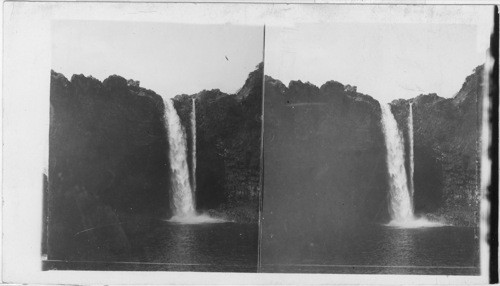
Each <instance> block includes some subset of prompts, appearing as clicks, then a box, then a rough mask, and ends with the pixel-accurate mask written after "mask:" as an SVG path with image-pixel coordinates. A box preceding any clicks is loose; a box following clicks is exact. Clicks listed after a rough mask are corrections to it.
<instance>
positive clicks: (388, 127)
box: [380, 104, 443, 228]
mask: <svg viewBox="0 0 500 286" xmlns="http://www.w3.org/2000/svg"><path fill="white" fill-rule="evenodd" d="M380 107H381V109H382V130H383V132H384V137H385V146H386V150H387V156H386V160H387V169H388V171H389V187H390V197H391V201H390V208H389V211H390V214H391V219H392V220H391V222H390V223H389V224H388V225H389V226H394V227H398V228H421V227H436V226H442V225H443V224H442V223H440V222H433V221H429V220H427V218H425V217H421V218H416V217H415V215H414V210H413V112H412V111H411V105H410V115H409V116H410V118H411V120H410V118H409V121H408V125H409V126H408V132H409V133H410V135H409V137H410V148H411V149H410V160H411V162H410V168H411V170H410V182H408V180H407V177H406V176H407V175H406V168H405V156H404V154H405V150H404V140H403V136H402V134H401V132H400V131H399V128H398V124H397V122H396V119H395V118H394V115H393V114H392V111H391V107H390V105H389V104H381V105H380ZM409 186H410V187H409Z"/></svg>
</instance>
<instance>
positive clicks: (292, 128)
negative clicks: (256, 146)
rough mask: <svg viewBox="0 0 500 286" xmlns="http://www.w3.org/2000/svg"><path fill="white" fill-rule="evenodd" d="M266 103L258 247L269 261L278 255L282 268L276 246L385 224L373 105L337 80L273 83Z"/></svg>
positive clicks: (383, 171) (381, 156)
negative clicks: (365, 225) (260, 234)
mask: <svg viewBox="0 0 500 286" xmlns="http://www.w3.org/2000/svg"><path fill="white" fill-rule="evenodd" d="M264 100H265V104H264V199H263V201H264V203H263V205H264V206H263V214H262V216H263V220H262V223H263V224H262V233H263V240H262V241H261V242H262V245H263V246H262V253H263V255H265V256H266V257H265V259H266V261H267V262H270V261H272V260H273V259H274V258H273V257H275V256H276V257H280V258H279V259H280V260H279V261H280V262H284V261H283V257H282V255H285V254H283V253H281V254H279V253H274V249H279V248H277V246H278V245H288V242H290V241H302V242H311V244H310V245H311V247H313V245H320V244H321V243H323V242H322V239H325V238H326V237H328V238H330V237H340V235H341V233H343V232H345V231H347V230H348V229H349V228H351V227H354V226H355V225H358V224H359V223H380V222H386V221H387V220H388V209H387V193H388V192H387V190H388V185H387V168H386V164H385V145H384V137H383V134H382V129H381V126H380V114H381V110H380V105H379V103H378V102H377V101H376V100H374V99H373V98H371V97H370V96H367V95H363V94H360V93H357V92H355V91H354V89H353V88H345V87H344V86H343V85H342V84H341V83H338V82H334V81H330V82H327V83H325V84H324V85H323V86H321V87H320V88H317V87H315V86H314V85H312V84H310V83H302V82H300V81H297V82H295V81H292V82H290V84H289V86H288V87H286V86H285V85H283V83H281V82H280V81H278V80H275V79H273V78H270V77H266V80H265V99H264ZM327 232H328V233H327ZM331 232H335V234H332V233H331ZM289 253H295V254H297V253H300V251H298V250H297V249H295V250H290V252H289ZM287 255H288V254H287ZM285 260H286V259H285Z"/></svg>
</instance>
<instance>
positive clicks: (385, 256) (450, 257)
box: [261, 225, 479, 275]
mask: <svg viewBox="0 0 500 286" xmlns="http://www.w3.org/2000/svg"><path fill="white" fill-rule="evenodd" d="M478 237H479V229H477V228H468V227H449V226H447V227H435V228H419V229H397V228H392V227H387V226H383V225H365V226H360V227H357V228H356V229H350V230H348V231H345V232H343V233H341V234H339V235H337V237H330V238H328V237H322V238H321V237H316V238H314V237H311V239H307V240H303V239H294V236H289V238H291V239H287V242H286V244H285V243H283V242H278V243H271V244H267V247H263V252H262V258H261V259H262V260H261V263H262V269H261V271H263V272H316V273H393V274H449V275H478V274H479V239H478ZM295 238H297V237H295ZM270 240H272V239H270ZM269 246H271V247H273V248H275V249H273V250H272V251H271V252H269V253H266V249H268V247H269Z"/></svg>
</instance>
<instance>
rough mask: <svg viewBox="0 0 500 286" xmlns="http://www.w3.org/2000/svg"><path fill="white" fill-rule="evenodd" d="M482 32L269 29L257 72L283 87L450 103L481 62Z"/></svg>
mask: <svg viewBox="0 0 500 286" xmlns="http://www.w3.org/2000/svg"><path fill="white" fill-rule="evenodd" d="M481 16H482V15H479V14H478V17H481ZM365 20H366V21H369V19H365ZM485 29H486V30H487V31H490V28H489V26H486V27H478V26H477V25H461V24H435V23H434V24H429V23H425V22H423V23H418V24H416V23H408V24H399V23H393V24H388V23H338V24H326V25H325V24H301V25H296V26H294V27H272V26H271V27H267V28H266V61H265V65H266V66H265V70H266V74H267V75H270V76H272V77H274V78H277V79H279V80H281V81H282V82H283V83H284V84H286V85H288V83H289V82H290V80H298V79H300V80H302V81H304V82H305V81H309V82H311V83H313V84H315V85H317V86H318V87H319V86H321V85H322V84H323V83H325V82H326V81H328V80H336V81H339V82H341V83H343V84H351V85H355V86H357V87H358V91H359V92H362V93H365V94H369V95H371V96H373V97H374V98H376V99H377V100H379V101H382V102H389V101H392V100H393V99H397V98H411V97H415V96H417V95H419V94H422V93H432V92H435V93H437V94H438V95H440V96H443V97H451V96H454V94H455V93H457V92H458V91H459V89H460V88H461V86H462V83H463V82H464V80H465V77H466V76H467V75H469V74H471V73H472V70H473V69H474V68H475V67H476V66H478V65H480V64H482V63H484V62H485V58H486V49H487V48H488V46H489V34H488V33H485V32H484V30H485Z"/></svg>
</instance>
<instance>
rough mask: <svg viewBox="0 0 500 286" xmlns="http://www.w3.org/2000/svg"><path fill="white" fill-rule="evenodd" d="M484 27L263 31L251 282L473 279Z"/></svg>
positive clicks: (309, 27)
mask: <svg viewBox="0 0 500 286" xmlns="http://www.w3.org/2000/svg"><path fill="white" fill-rule="evenodd" d="M332 10H335V9H332ZM345 10H347V11H350V12H354V11H353V10H354V9H344V10H342V11H345ZM381 10H382V12H383V13H386V15H390V14H391V11H390V9H389V7H388V9H381ZM447 10H449V9H447V8H446V7H440V8H436V10H434V11H435V12H436V13H438V11H439V12H442V13H444V12H447ZM448 12H451V10H449V11H448ZM480 12H481V13H478V14H476V15H475V16H476V17H481V15H482V13H484V14H486V15H487V14H488V13H492V10H491V9H490V8H485V9H484V10H481V11H480ZM410 13H411V12H410ZM366 21H370V19H369V18H368V19H366ZM488 28H489V27H488V26H486V27H478V26H477V25H468V24H437V23H428V22H426V21H425V19H422V20H420V23H404V22H401V23H398V22H393V23H335V24H324V23H318V24H300V25H295V26H292V27H267V29H266V61H265V66H266V70H265V102H264V208H263V220H262V237H261V245H262V246H261V261H260V262H261V266H262V268H261V270H262V271H263V272H291V273H294V272H298V273H301V272H313V273H358V274H366V273H386V274H446V275H479V272H480V265H479V262H480V260H479V256H480V250H479V236H480V230H479V226H480V224H479V223H480V198H481V194H480V176H479V163H480V159H481V147H480V146H481V145H480V144H481V113H482V109H481V106H482V105H481V103H482V100H483V96H484V94H483V90H484V82H485V77H487V76H488V73H485V71H484V69H485V61H486V58H487V54H488V47H489V40H490V33H489V31H488V30H487V29H488ZM481 29H486V32H485V33H482V31H481ZM481 37H482V38H481ZM486 96H487V95H486Z"/></svg>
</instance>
